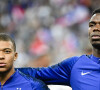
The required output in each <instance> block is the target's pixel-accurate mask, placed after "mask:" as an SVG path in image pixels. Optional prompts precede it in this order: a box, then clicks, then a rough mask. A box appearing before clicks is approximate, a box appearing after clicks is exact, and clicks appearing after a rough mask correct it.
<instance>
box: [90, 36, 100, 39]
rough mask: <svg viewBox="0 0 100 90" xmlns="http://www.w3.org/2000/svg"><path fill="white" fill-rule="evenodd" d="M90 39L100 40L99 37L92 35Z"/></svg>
mask: <svg viewBox="0 0 100 90" xmlns="http://www.w3.org/2000/svg"><path fill="white" fill-rule="evenodd" d="M91 38H92V39H100V35H92V36H91Z"/></svg>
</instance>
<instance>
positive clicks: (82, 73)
mask: <svg viewBox="0 0 100 90" xmlns="http://www.w3.org/2000/svg"><path fill="white" fill-rule="evenodd" d="M89 73H91V72H85V73H84V72H83V71H82V72H81V75H82V76H84V75H86V74H89Z"/></svg>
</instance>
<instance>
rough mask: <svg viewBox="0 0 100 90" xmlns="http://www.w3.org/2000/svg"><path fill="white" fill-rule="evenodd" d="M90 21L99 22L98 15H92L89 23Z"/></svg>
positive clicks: (99, 15) (99, 16)
mask: <svg viewBox="0 0 100 90" xmlns="http://www.w3.org/2000/svg"><path fill="white" fill-rule="evenodd" d="M91 21H96V22H100V13H96V14H94V15H93V16H92V17H91V19H90V22H91Z"/></svg>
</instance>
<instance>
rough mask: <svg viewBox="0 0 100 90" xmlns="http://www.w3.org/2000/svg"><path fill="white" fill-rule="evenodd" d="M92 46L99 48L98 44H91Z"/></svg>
mask: <svg viewBox="0 0 100 90" xmlns="http://www.w3.org/2000/svg"><path fill="white" fill-rule="evenodd" d="M92 46H93V47H94V48H95V49H98V50H100V44H92Z"/></svg>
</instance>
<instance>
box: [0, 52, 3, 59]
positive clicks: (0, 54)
mask: <svg viewBox="0 0 100 90" xmlns="http://www.w3.org/2000/svg"><path fill="white" fill-rule="evenodd" d="M3 59H4V53H3V52H2V51H0V60H3Z"/></svg>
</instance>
